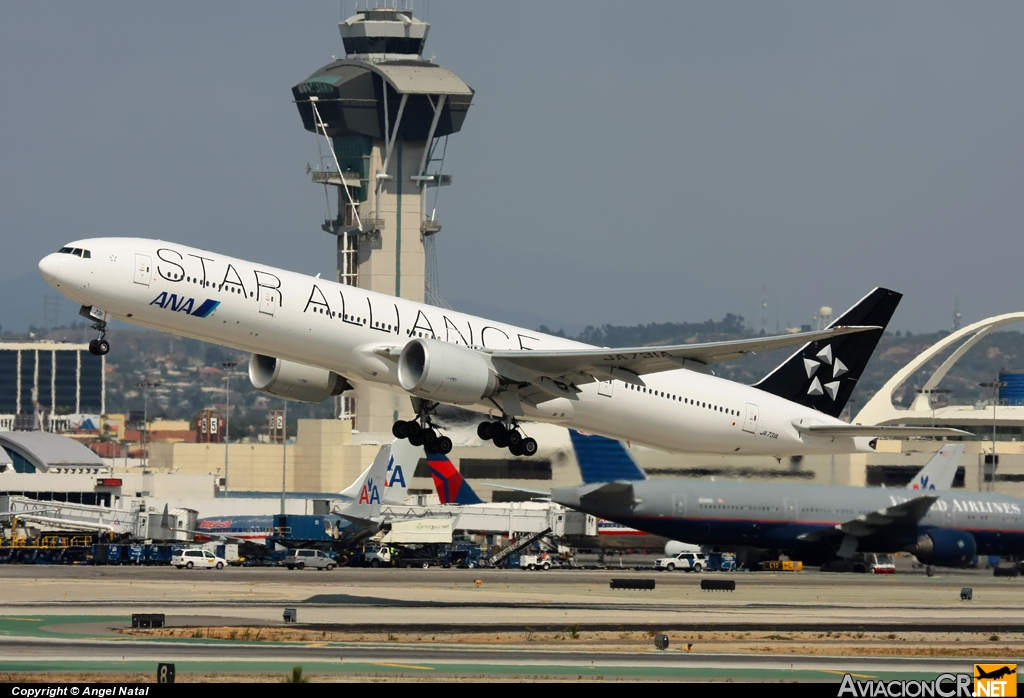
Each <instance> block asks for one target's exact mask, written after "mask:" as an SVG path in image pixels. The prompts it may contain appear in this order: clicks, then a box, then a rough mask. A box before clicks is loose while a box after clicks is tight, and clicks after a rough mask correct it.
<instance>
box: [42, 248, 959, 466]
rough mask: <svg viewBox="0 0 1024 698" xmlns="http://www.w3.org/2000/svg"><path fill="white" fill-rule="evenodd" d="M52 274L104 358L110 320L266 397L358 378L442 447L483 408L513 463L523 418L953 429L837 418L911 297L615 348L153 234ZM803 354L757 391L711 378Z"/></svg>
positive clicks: (530, 445) (680, 448) (485, 425)
mask: <svg viewBox="0 0 1024 698" xmlns="http://www.w3.org/2000/svg"><path fill="white" fill-rule="evenodd" d="M39 269H40V272H41V273H42V275H43V277H44V278H45V279H46V280H47V281H48V282H49V283H50V284H52V285H53V286H54V287H55V288H57V289H58V290H59V291H60V292H61V293H63V294H64V295H66V296H67V297H68V298H71V299H72V300H74V301H76V302H78V303H80V304H81V305H82V311H81V312H82V314H83V315H86V316H88V317H91V318H92V319H93V320H94V325H93V327H94V328H95V329H96V330H97V331H98V332H99V336H98V338H97V339H96V340H94V341H93V343H92V344H91V349H92V351H94V352H95V353H98V354H105V353H106V352H107V351H108V350H109V346H110V345H109V343H108V342H107V340H106V337H105V334H106V330H107V323H108V322H109V320H110V319H112V318H113V319H118V320H122V321H124V322H128V323H132V324H135V325H141V326H143V327H150V328H153V329H157V330H162V331H164V332H169V333H172V334H176V335H180V336H185V337H192V338H195V339H200V340H204V341H208V342H213V343H216V344H220V345H224V346H228V347H233V348H235V349H239V350H244V351H249V352H251V353H252V357H251V359H250V362H249V377H250V380H251V381H252V384H253V386H254V387H256V388H257V389H259V390H262V391H264V392H266V393H269V394H271V395H276V396H279V397H283V398H287V399H291V400H298V401H304V402H314V403H315V402H321V401H323V400H326V399H327V398H329V397H331V396H333V395H338V394H341V393H342V392H343V391H345V390H348V389H350V388H351V387H352V386H353V385H354V384H357V383H364V384H369V385H372V386H376V387H379V388H382V389H386V390H391V391H395V392H399V393H402V394H406V395H409V396H410V397H412V398H413V404H414V407H415V409H416V412H417V417H418V421H413V422H405V421H399V422H396V423H395V425H394V432H395V436H396V437H398V438H408V439H409V440H410V442H411V443H413V444H414V445H420V444H429V445H431V446H432V448H433V449H434V450H437V451H440V452H449V451H450V450H451V446H452V444H451V440H450V439H449V438H448V437H447V436H443V435H439V434H438V432H437V429H436V428H435V427H434V425H433V422H432V420H431V417H432V414H433V409H434V407H436V405H437V404H438V403H446V404H451V405H460V406H463V407H466V408H469V409H471V410H476V411H478V412H482V413H485V414H487V415H488V417H489V418H488V419H487V420H486V421H483V422H481V424H480V425H479V428H478V434H479V436H480V437H481V438H484V439H490V440H491V441H492V442H493V443H494V444H495V445H497V446H499V447H507V448H509V449H510V450H511V451H512V453H513V454H516V455H533V454H534V453H536V451H537V443H536V441H535V440H534V439H532V438H529V437H527V436H526V435H525V434H524V433H523V430H522V427H521V426H520V424H519V419H520V418H527V419H531V420H537V421H543V422H551V423H556V424H564V425H566V426H571V427H575V428H579V429H583V430H586V431H588V432H591V433H597V434H604V435H606V436H609V437H614V438H618V439H626V440H631V441H633V442H636V443H641V444H645V445H648V446H651V447H654V448H659V449H662V450H666V451H674V452H701V453H737V452H738V453H742V454H750V455H773V456H779V457H781V456H787V455H804V454H811V453H836V452H850V451H864V450H870V448H871V441H870V439H871V437H873V436H879V435H883V434H910V433H913V434H926V433H927V434H933V435H939V434H942V433H945V431H948V430H945V431H943V430H929V429H928V428H926V427H861V426H856V425H851V424H847V423H844V422H842V421H840V420H839V419H838V417H839V415H840V414H841V412H842V410H843V407H844V406H845V404H846V401H847V400H848V398H849V397H850V394H851V392H852V391H853V388H854V386H855V384H856V382H857V379H858V378H859V377H860V374H861V372H862V371H863V369H864V366H865V365H866V363H867V361H868V359H869V358H870V356H871V353H872V351H873V350H874V347H875V345H876V343H877V342H878V339H879V337H880V336H881V334H882V330H883V328H884V327H885V325H886V324H887V323H888V321H889V318H890V317H891V316H892V313H893V312H894V311H895V309H896V305H897V304H898V303H899V300H900V297H901V296H900V294H898V293H895V292H893V291H890V290H887V289H881V288H879V289H875V290H874V291H872V292H871V293H869V294H868V295H867V296H866V297H865V298H864V299H862V300H861V301H860V302H858V303H857V304H856V305H855V306H854V307H853V308H852V309H850V310H849V311H847V313H845V314H844V315H843V316H841V317H840V318H839V319H838V320H837V321H836V322H835V323H833V324H832V325H831V326H830V327H829V328H827V329H825V330H821V331H816V332H805V333H801V334H795V335H784V336H780V337H757V338H752V339H741V340H735V341H728V342H712V343H705V344H683V345H678V346H662V347H629V348H622V349H607V348H597V347H591V346H588V345H585V344H582V343H579V342H574V341H570V340H568V339H564V338H559V337H553V336H550V335H545V334H542V333H540V332H535V331H533V330H527V329H523V328H520V327H514V326H512V325H507V324H503V323H499V322H494V321H491V320H487V319H484V318H479V317H473V316H470V315H465V314H463V313H457V312H454V311H451V310H446V309H443V308H438V307H434V306H429V305H425V304H423V303H417V302H414V301H409V300H404V299H401V298H394V297H392V296H386V295H383V294H380V293H374V292H371V291H366V290H363V289H360V288H356V287H353V286H347V285H343V284H340V283H335V282H333V281H328V280H326V279H321V278H319V277H317V278H314V277H311V276H304V275H301V274H296V273H292V272H288V271H284V270H281V269H275V268H273V267H269V266H265V265H262V264H254V263H252V262H247V261H244V260H241V259H236V258H234V257H228V256H225V255H220V254H216V253H213V252H207V251H205V250H200V249H195V248H192V247H186V246H184V245H177V244H173V243H168V242H161V241H158V240H145V239H138V238H94V239H88V240H79V241H76V242H71V243H68V245H66V246H65V247H63V248H61V250H60V251H59V252H56V253H54V254H51V255H48V256H46V257H45V258H43V259H42V260H41V261H40V262H39ZM797 345H803V347H802V348H801V349H800V350H799V351H798V352H797V353H796V354H794V355H793V356H792V357H791V358H790V359H789V360H788V361H786V362H785V363H783V364H782V365H781V366H779V367H778V368H777V369H776V370H775V371H773V372H772V373H771V374H770V375H768V376H767V377H766V378H765V379H764V380H762V381H761V382H759V383H758V384H757V385H755V386H746V385H741V384H739V383H735V382H732V381H728V380H724V379H722V378H718V377H715V376H714V375H711V371H710V367H711V366H712V365H713V364H715V363H719V362H722V361H728V360H732V359H737V358H741V357H744V356H746V355H748V354H751V353H753V352H759V351H767V350H771V349H777V348H780V347H788V346H797ZM687 369H689V370H687ZM435 441H436V442H437V443H436V444H434V442H435Z"/></svg>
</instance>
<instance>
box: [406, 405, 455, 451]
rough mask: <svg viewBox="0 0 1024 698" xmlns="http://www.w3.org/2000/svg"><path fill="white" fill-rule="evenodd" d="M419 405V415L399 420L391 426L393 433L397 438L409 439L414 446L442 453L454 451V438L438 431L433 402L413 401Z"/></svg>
mask: <svg viewBox="0 0 1024 698" xmlns="http://www.w3.org/2000/svg"><path fill="white" fill-rule="evenodd" d="M413 404H414V405H416V406H417V410H416V411H417V412H418V413H419V416H418V417H417V419H416V420H413V421H410V422H405V421H402V420H398V421H397V422H395V423H394V425H393V426H392V427H391V433H392V434H393V435H394V437H395V438H396V439H409V443H410V444H412V445H413V446H425V447H426V449H427V451H429V452H430V453H441V454H444V455H448V454H449V453H451V452H452V440H451V439H449V438H448V437H447V436H443V435H441V434H438V433H437V429H436V428H435V427H434V424H433V422H432V421H431V419H430V415H431V413H432V412H433V407H434V406H435V405H434V404H432V403H427V402H426V401H419V403H418V404H417V402H414V403H413Z"/></svg>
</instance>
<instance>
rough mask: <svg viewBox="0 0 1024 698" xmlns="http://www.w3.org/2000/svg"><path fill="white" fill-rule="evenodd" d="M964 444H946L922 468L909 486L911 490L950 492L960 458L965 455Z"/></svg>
mask: <svg viewBox="0 0 1024 698" xmlns="http://www.w3.org/2000/svg"><path fill="white" fill-rule="evenodd" d="M965 448H967V447H966V446H965V445H964V444H946V445H945V446H943V447H942V448H940V449H939V452H938V453H936V454H935V455H934V456H932V459H931V460H930V461H928V463H927V464H926V465H925V466H924V467H923V468H921V470H920V471H919V472H918V473H917V475H915V476H914V479H913V480H911V481H910V484H909V485H907V489H909V490H948V489H949V488H950V487H952V486H953V478H955V477H956V469H957V466H959V465H960V456H962V455H963V454H964V449H965Z"/></svg>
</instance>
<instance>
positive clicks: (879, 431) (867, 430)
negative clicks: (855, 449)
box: [793, 422, 970, 436]
mask: <svg viewBox="0 0 1024 698" xmlns="http://www.w3.org/2000/svg"><path fill="white" fill-rule="evenodd" d="M793 426H794V427H796V430H797V431H799V432H803V433H804V434H813V435H814V436H970V434H969V433H968V432H966V431H963V430H961V429H948V428H945V427H904V426H870V425H864V424H801V423H800V422H793Z"/></svg>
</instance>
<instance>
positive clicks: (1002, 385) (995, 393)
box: [978, 380, 1006, 490]
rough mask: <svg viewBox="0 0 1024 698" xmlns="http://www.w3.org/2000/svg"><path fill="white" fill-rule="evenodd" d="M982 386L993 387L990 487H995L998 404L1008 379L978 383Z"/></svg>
mask: <svg viewBox="0 0 1024 698" xmlns="http://www.w3.org/2000/svg"><path fill="white" fill-rule="evenodd" d="M978 385H980V386H981V387H982V388H992V470H991V473H992V479H991V480H989V489H990V490H991V489H993V488H994V487H995V480H996V405H998V404H999V389H1000V388H1005V387H1006V381H1001V380H995V381H989V382H987V383H978Z"/></svg>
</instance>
